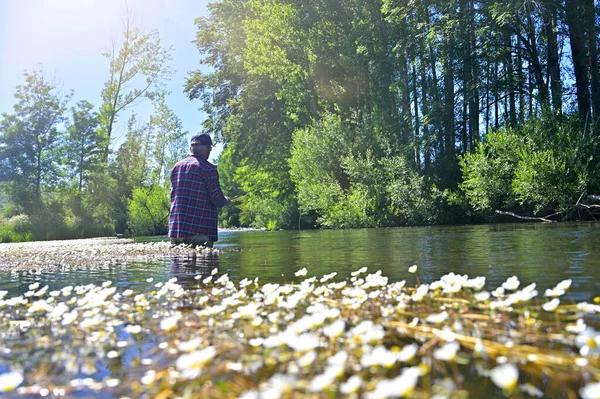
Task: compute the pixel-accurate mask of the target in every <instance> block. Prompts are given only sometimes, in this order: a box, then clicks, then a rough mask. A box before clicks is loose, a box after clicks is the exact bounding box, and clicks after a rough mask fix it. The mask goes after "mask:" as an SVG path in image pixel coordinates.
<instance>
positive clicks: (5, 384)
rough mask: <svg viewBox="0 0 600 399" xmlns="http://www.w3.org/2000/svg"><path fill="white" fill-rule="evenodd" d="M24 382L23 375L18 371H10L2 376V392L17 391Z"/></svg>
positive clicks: (0, 381) (0, 384)
mask: <svg viewBox="0 0 600 399" xmlns="http://www.w3.org/2000/svg"><path fill="white" fill-rule="evenodd" d="M22 382H23V374H21V373H20V372H18V371H9V372H8V373H4V374H0V392H10V391H13V390H15V389H16V388H17V387H18V386H19V385H21V383H22Z"/></svg>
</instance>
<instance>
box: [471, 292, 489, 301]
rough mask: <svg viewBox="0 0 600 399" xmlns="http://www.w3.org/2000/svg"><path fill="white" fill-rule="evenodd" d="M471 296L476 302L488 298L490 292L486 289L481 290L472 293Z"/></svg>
mask: <svg viewBox="0 0 600 399" xmlns="http://www.w3.org/2000/svg"><path fill="white" fill-rule="evenodd" d="M473 298H475V300H476V301H478V302H483V301H487V300H488V299H490V293H489V292H487V291H481V292H478V293H476V294H474V295H473Z"/></svg>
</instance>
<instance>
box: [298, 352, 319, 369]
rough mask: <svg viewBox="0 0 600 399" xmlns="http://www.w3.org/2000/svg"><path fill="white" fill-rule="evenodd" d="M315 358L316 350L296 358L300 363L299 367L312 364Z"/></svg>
mask: <svg viewBox="0 0 600 399" xmlns="http://www.w3.org/2000/svg"><path fill="white" fill-rule="evenodd" d="M316 358H317V352H315V351H310V352H306V354H305V355H304V356H302V357H301V358H300V359H298V364H299V365H300V367H308V366H310V365H311V364H313V362H314V361H315V359H316Z"/></svg>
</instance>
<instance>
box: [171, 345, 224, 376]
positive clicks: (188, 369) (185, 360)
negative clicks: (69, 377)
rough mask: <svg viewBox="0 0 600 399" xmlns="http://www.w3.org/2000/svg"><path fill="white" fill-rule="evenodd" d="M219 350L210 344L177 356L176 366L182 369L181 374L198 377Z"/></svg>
mask: <svg viewBox="0 0 600 399" xmlns="http://www.w3.org/2000/svg"><path fill="white" fill-rule="evenodd" d="M216 353H217V350H216V349H215V348H214V347H212V346H209V347H207V348H204V349H200V350H197V351H194V352H191V353H184V354H183V355H181V356H179V358H177V361H176V362H175V367H177V370H179V371H181V376H182V377H183V378H186V379H194V378H198V377H199V376H200V375H201V374H202V368H203V367H204V365H205V364H206V363H208V362H209V361H210V360H211V359H213V358H214V357H215V355H216Z"/></svg>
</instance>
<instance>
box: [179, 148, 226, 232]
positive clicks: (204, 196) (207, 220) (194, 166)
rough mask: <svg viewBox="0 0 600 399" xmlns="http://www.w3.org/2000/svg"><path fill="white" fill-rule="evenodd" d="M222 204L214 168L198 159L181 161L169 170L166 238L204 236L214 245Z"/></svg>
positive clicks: (223, 197) (224, 202)
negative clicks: (168, 212)
mask: <svg viewBox="0 0 600 399" xmlns="http://www.w3.org/2000/svg"><path fill="white" fill-rule="evenodd" d="M225 204H227V199H226V198H225V196H224V195H223V192H222V191H221V186H220V184H219V174H218V172H217V167H216V166H215V165H213V164H212V163H210V162H208V161H206V160H204V159H202V158H200V157H198V156H190V157H187V158H185V159H182V160H181V161H179V162H177V163H176V164H175V166H173V169H172V170H171V213H170V215H169V237H191V236H194V235H196V234H207V235H208V236H209V237H210V239H211V241H217V239H218V234H217V217H218V215H217V208H220V207H222V206H224V205H225Z"/></svg>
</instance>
